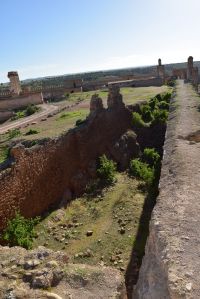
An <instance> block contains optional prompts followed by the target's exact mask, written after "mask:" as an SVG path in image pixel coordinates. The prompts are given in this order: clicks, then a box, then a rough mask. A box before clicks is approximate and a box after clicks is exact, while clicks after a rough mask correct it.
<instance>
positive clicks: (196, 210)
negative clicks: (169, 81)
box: [134, 80, 200, 299]
mask: <svg viewBox="0 0 200 299" xmlns="http://www.w3.org/2000/svg"><path fill="white" fill-rule="evenodd" d="M198 106H199V97H197V94H196V93H195V91H194V89H193V87H192V86H191V85H190V84H184V83H183V81H182V80H179V81H178V83H177V87H176V96H175V98H174V100H173V101H172V103H171V108H170V114H169V119H168V126H167V131H166V139H165V144H164V156H163V161H162V170H161V178H160V184H159V196H158V198H157V203H156V206H155V207H154V210H153V213H152V218H151V222H150V234H149V237H148V241H147V244H146V249H145V256H144V258H143V261H142V266H141V269H140V274H139V279H138V283H137V286H136V289H135V291H134V298H137V299H150V298H153V299H161V298H162V299H163V298H165V299H179V298H193V299H194V298H200V284H199V282H200V279H199V272H200V259H199V252H200V241H199V240H200V231H199V227H200V218H199V214H200V201H199V194H200V185H199V181H200V172H199V169H200V159H199V154H200V146H199V142H200V130H199V123H200V113H199V111H198Z"/></svg>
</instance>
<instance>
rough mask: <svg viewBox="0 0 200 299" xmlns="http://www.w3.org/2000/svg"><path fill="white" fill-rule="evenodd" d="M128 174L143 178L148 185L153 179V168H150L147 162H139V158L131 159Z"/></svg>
mask: <svg viewBox="0 0 200 299" xmlns="http://www.w3.org/2000/svg"><path fill="white" fill-rule="evenodd" d="M130 174H131V175H132V176H134V177H136V178H139V179H142V180H144V181H145V183H146V184H147V185H148V186H150V185H151V184H152V183H153V180H154V168H151V167H150V166H149V165H148V164H147V163H145V162H141V161H140V160H139V159H135V160H131V162H130Z"/></svg>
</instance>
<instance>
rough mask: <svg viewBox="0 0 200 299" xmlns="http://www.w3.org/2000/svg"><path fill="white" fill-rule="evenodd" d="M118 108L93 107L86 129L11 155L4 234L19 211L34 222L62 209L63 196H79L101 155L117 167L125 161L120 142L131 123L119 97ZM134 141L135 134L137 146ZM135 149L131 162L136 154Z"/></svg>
mask: <svg viewBox="0 0 200 299" xmlns="http://www.w3.org/2000/svg"><path fill="white" fill-rule="evenodd" d="M95 101H96V100H95V99H94V102H95ZM118 102H119V105H113V106H112V101H111V103H110V105H109V108H108V109H104V108H103V107H101V109H100V111H98V113H97V111H95V109H94V103H93V111H92V113H91V116H90V118H89V120H88V121H87V123H86V124H83V125H81V126H79V127H77V128H75V129H71V130H70V131H69V132H68V133H65V134H64V135H63V136H61V137H60V138H58V139H55V140H50V141H46V142H45V143H44V144H43V145H35V146H33V147H31V148H25V147H23V146H18V147H16V148H13V149H12V150H11V154H12V156H13V157H14V160H15V163H14V164H13V165H11V167H10V168H9V169H7V170H5V171H4V172H2V173H1V177H0V227H1V228H2V227H3V226H5V223H6V221H7V219H8V218H10V217H11V216H12V215H13V214H14V211H15V210H16V209H18V210H20V211H21V212H22V213H23V215H25V216H27V217H32V216H36V215H39V214H41V213H42V212H44V211H45V210H47V209H48V208H49V207H51V206H52V205H54V204H55V203H58V202H59V201H60V200H61V199H62V198H63V196H64V195H65V194H68V195H69V193H70V194H71V195H72V196H75V195H79V194H81V193H82V191H83V190H84V188H85V185H86V183H87V182H88V180H89V178H90V177H93V176H94V175H95V173H96V171H95V170H96V161H97V158H98V157H99V156H100V155H102V154H104V153H105V154H107V155H108V157H111V158H113V159H115V160H117V161H118V162H119V161H120V159H122V160H123V155H124V152H123V151H120V146H119V144H118V141H119V140H120V137H121V136H122V135H123V134H124V133H126V132H127V130H129V129H131V119H132V117H131V112H130V111H129V110H128V109H127V108H125V106H124V104H123V103H122V102H120V97H118ZM134 136H135V135H134V133H132V137H131V138H132V139H133V143H134V140H135V139H134V138H135V137H134ZM121 143H122V145H123V142H121ZM133 146H134V144H133ZM136 147H137V146H136ZM133 149H134V148H133ZM133 149H132V150H131V152H130V156H131V155H133V154H134V151H133ZM137 152H138V151H137ZM125 154H126V155H127V152H126V153H125ZM128 158H130V157H128Z"/></svg>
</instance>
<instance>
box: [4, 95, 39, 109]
mask: <svg viewBox="0 0 200 299" xmlns="http://www.w3.org/2000/svg"><path fill="white" fill-rule="evenodd" d="M42 103H43V97H42V94H41V93H31V94H28V95H21V96H14V97H10V98H7V99H0V110H14V109H19V108H23V107H26V106H28V105H29V104H35V105H38V104H42Z"/></svg>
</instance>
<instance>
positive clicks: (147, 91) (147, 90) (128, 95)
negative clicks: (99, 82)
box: [68, 85, 171, 105]
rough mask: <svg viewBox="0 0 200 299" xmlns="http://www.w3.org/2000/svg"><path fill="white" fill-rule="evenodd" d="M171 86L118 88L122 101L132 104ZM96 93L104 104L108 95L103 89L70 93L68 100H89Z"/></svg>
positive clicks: (167, 89)
mask: <svg viewBox="0 0 200 299" xmlns="http://www.w3.org/2000/svg"><path fill="white" fill-rule="evenodd" d="M170 90H171V88H170V87H168V86H165V85H163V86H161V87H156V86H150V87H137V88H132V87H123V88H121V89H120V92H121V94H122V95H123V100H124V102H125V103H126V104H127V105H128V104H133V103H135V102H137V101H140V100H148V99H150V98H152V97H154V96H155V95H156V94H158V93H163V92H167V91H170ZM95 93H97V94H98V95H99V96H100V97H101V98H102V100H103V102H104V104H105V105H106V100H107V96H108V91H107V90H105V91H103V90H96V91H88V92H83V93H81V92H77V93H72V94H70V96H69V98H68V100H69V101H77V100H78V99H84V100H85V101H90V99H91V96H92V95H93V94H95Z"/></svg>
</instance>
